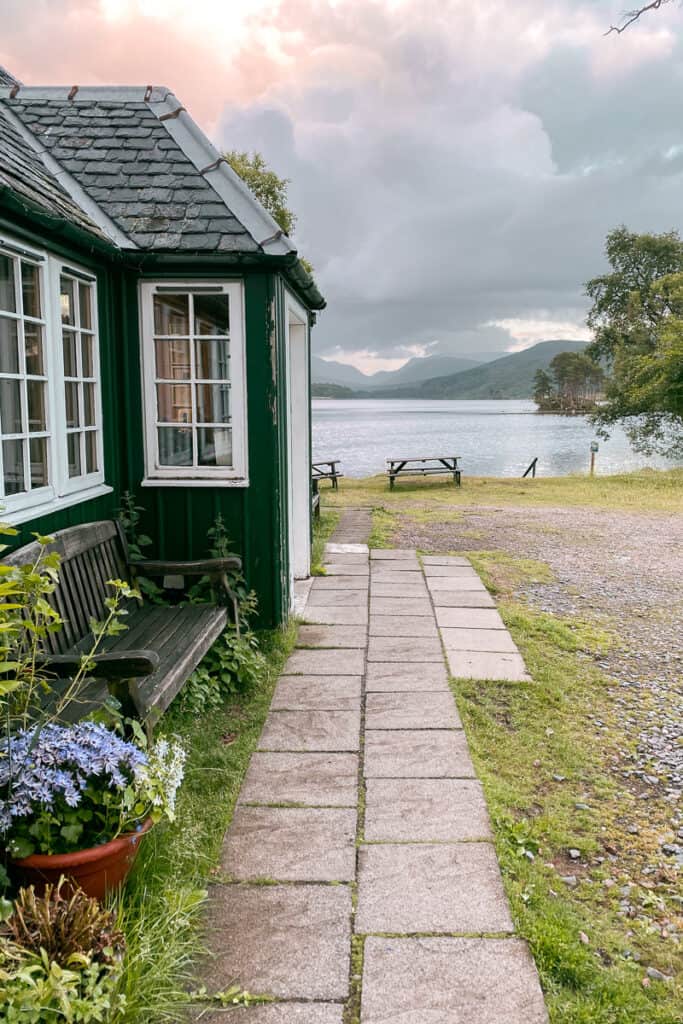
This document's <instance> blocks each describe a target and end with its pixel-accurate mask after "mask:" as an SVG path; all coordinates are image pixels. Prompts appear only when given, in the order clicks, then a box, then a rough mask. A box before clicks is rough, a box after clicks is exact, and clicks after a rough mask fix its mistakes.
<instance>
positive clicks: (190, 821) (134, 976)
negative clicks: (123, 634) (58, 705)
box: [121, 626, 295, 1024]
mask: <svg viewBox="0 0 683 1024" xmlns="http://www.w3.org/2000/svg"><path fill="white" fill-rule="evenodd" d="M294 635H295V629H294V626H292V627H290V628H289V629H287V630H285V631H282V630H274V631H272V632H270V631H269V632H263V633H260V634H259V639H260V641H261V649H262V650H263V652H264V654H265V655H266V658H267V663H268V669H267V673H266V676H265V678H264V679H263V680H262V683H261V685H260V687H259V688H258V689H257V690H256V691H254V692H252V693H249V694H247V695H245V696H244V697H243V698H242V699H241V700H239V701H235V702H231V703H229V704H226V705H225V706H224V707H223V708H222V709H220V710H219V711H212V712H211V714H210V715H203V716H199V717H193V716H192V715H188V714H184V715H183V714H180V713H178V712H175V711H174V709H173V708H171V710H170V711H169V713H168V714H167V716H166V717H165V718H164V720H163V723H162V728H163V731H165V732H166V733H168V734H170V733H174V734H176V735H178V736H179V737H180V739H181V740H182V742H183V744H184V746H185V748H186V750H187V753H188V760H187V765H186V770H185V781H184V783H183V786H182V788H181V791H180V793H179V798H178V806H177V818H176V822H175V823H174V824H173V825H169V826H166V827H161V826H160V827H158V828H156V829H154V830H153V831H152V833H151V834H150V835H149V837H148V838H147V839H145V842H144V845H143V847H142V850H141V853H140V856H139V858H138V863H137V864H136V868H135V871H134V873H133V875H132V877H131V880H130V882H129V884H128V886H127V890H126V893H125V899H123V900H122V902H121V918H122V922H123V927H124V930H125V933H126V937H127V941H128V949H127V953H126V962H125V968H124V972H123V977H122V989H123V991H124V993H125V995H126V999H127V1004H128V1008H127V1011H126V1013H125V1015H124V1017H123V1018H122V1021H121V1024H162V1022H164V1024H167V1022H170V1021H180V1020H185V1019H186V1017H185V1010H186V1006H187V996H186V993H187V990H188V989H191V988H192V987H193V985H194V984H195V978H194V965H195V962H196V959H197V957H198V955H199V954H200V952H201V949H200V924H201V914H202V907H203V903H204V900H205V897H206V887H207V883H208V881H209V880H210V878H211V875H212V872H213V871H214V870H215V865H216V862H217V860H218V854H219V851H220V846H221V841H222V838H223V835H224V833H225V830H226V828H227V827H228V825H229V823H230V820H231V818H232V814H233V809H234V806H235V801H236V799H237V794H238V793H239V789H240V786H241V783H242V779H243V777H244V773H245V771H246V769H247V765H248V763H249V759H250V757H251V754H252V752H253V750H254V748H255V746H256V743H257V740H258V737H259V735H260V732H261V728H262V726H263V722H264V719H265V717H266V714H267V712H268V708H269V706H270V701H271V698H272V694H273V689H274V687H275V682H276V680H277V677H278V675H279V673H280V670H281V668H282V665H283V664H284V661H285V659H286V657H287V655H288V654H289V652H290V650H291V649H292V647H293V646H294Z"/></svg>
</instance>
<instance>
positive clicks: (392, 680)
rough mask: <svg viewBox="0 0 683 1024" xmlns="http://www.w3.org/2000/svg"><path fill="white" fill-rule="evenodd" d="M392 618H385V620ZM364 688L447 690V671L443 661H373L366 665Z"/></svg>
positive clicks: (380, 691) (402, 690)
mask: <svg viewBox="0 0 683 1024" xmlns="http://www.w3.org/2000/svg"><path fill="white" fill-rule="evenodd" d="M391 621H392V620H391V619H389V618H387V622H391ZM365 688H366V690H367V691H368V693H370V692H372V691H373V690H374V691H376V692H377V693H403V692H407V693H410V692H418V691H425V690H448V689H449V686H448V673H447V671H446V666H445V665H444V663H443V661H442V662H441V664H439V663H438V662H436V661H428V662H426V663H425V664H424V665H400V664H399V663H398V662H395V661H389V662H380V661H374V662H372V663H370V664H369V665H368V666H367V669H366V676H365Z"/></svg>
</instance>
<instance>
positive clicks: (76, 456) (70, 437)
mask: <svg viewBox="0 0 683 1024" xmlns="http://www.w3.org/2000/svg"><path fill="white" fill-rule="evenodd" d="M66 436H67V451H68V455H69V476H81V435H80V434H67V435H66Z"/></svg>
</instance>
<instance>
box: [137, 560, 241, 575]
mask: <svg viewBox="0 0 683 1024" xmlns="http://www.w3.org/2000/svg"><path fill="white" fill-rule="evenodd" d="M131 566H132V568H133V569H135V571H136V572H139V573H141V574H143V575H146V576H221V575H222V574H223V573H225V572H232V571H237V572H239V571H240V570H241V569H242V559H241V558H237V556H234V557H232V558H205V559H203V560H200V561H198V562H162V561H156V560H153V559H147V558H143V559H141V560H140V561H136V562H132V563H131Z"/></svg>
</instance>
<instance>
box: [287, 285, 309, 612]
mask: <svg viewBox="0 0 683 1024" xmlns="http://www.w3.org/2000/svg"><path fill="white" fill-rule="evenodd" d="M309 343H310V333H309V327H308V317H307V314H306V310H305V309H304V308H303V307H302V306H301V305H300V304H299V303H298V302H297V301H296V300H295V299H294V297H293V296H291V295H289V294H288V296H287V406H288V410H287V411H288V416H287V423H288V453H289V472H288V478H289V501H288V534H289V551H290V590H291V591H292V592H293V583H294V580H295V579H297V580H299V579H305V578H306V577H307V576H309V575H310V572H311V466H310V429H311V419H310V402H309V386H308V373H309V370H308V367H309Z"/></svg>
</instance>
